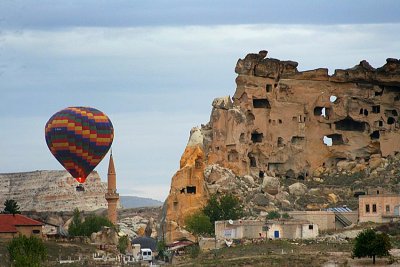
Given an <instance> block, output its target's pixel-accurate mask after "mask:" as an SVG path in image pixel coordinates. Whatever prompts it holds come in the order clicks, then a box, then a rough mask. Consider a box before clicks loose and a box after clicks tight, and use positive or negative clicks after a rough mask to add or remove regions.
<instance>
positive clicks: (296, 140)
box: [290, 136, 305, 145]
mask: <svg viewBox="0 0 400 267" xmlns="http://www.w3.org/2000/svg"><path fill="white" fill-rule="evenodd" d="M304 140H305V138H304V137H303V136H293V137H292V139H291V140H290V142H291V143H292V144H293V145H301V144H303V142H304Z"/></svg>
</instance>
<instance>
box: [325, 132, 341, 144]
mask: <svg viewBox="0 0 400 267" xmlns="http://www.w3.org/2000/svg"><path fill="white" fill-rule="evenodd" d="M326 137H327V138H329V139H331V143H332V145H334V146H336V145H343V144H344V141H343V136H342V135H341V134H330V135H327V136H326Z"/></svg>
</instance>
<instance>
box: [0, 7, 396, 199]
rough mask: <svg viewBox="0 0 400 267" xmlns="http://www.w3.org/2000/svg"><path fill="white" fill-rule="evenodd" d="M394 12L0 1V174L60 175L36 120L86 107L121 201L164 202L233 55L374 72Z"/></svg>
mask: <svg viewBox="0 0 400 267" xmlns="http://www.w3.org/2000/svg"><path fill="white" fill-rule="evenodd" d="M399 13H400V1H397V0H393V1H385V0H380V1H368V0H362V1H361V0H360V1H348V0H342V1H333V0H319V1H314V0H305V1H304V0H303V1H298V0H293V1H279V2H278V1H243V0H241V1H237V0H234V1H232V0H229V1H228V0H224V1H211V0H209V1H184V0H181V1H179V0H172V1H171V0H168V1H167V0H165V1H160V0H158V1H111V0H110V1H104V0H91V1H78V0H76V1H71V0H70V1H52V0H47V1H40V0H39V1H38V0H36V1H10V0H2V1H0V151H1V154H0V173H5V172H21V171H33V170H49V169H59V170H61V169H62V167H61V165H60V164H59V163H58V162H57V161H56V160H55V159H54V158H53V156H52V155H51V153H50V152H49V150H48V148H47V146H46V143H45V139H44V125H45V124H46V122H47V120H48V119H49V118H50V116H51V115H53V114H54V113H55V112H57V111H59V110H61V109H63V108H65V107H68V106H91V107H95V108H97V109H99V110H101V111H103V112H105V113H106V114H107V115H108V116H109V117H110V119H111V120H112V122H113V124H114V128H115V140H114V144H113V155H114V159H115V165H116V172H117V184H118V191H119V192H120V194H122V195H136V196H144V197H152V198H155V199H158V200H164V199H165V197H166V196H167V194H168V191H169V186H170V182H171V177H172V176H173V174H174V173H175V172H176V171H177V170H178V168H179V159H180V156H181V154H182V152H183V151H184V148H185V146H186V143H187V140H188V137H189V132H190V129H191V128H192V127H194V126H197V125H200V124H205V123H207V122H208V120H209V116H210V111H211V102H212V100H213V99H214V98H215V97H219V96H225V95H233V93H234V91H235V77H236V74H235V73H234V68H235V64H236V62H237V60H238V59H239V58H243V57H244V56H245V55H246V54H247V53H257V52H258V51H260V50H264V49H265V50H268V51H269V56H270V57H274V58H279V59H282V60H287V59H290V60H294V61H297V62H299V67H298V68H299V69H300V70H307V69H314V68H319V67H328V68H329V71H330V73H332V72H333V71H334V69H336V68H349V67H353V66H354V65H356V64H358V63H359V62H360V61H361V60H363V59H366V60H367V61H369V62H370V63H371V65H372V66H374V67H380V66H382V65H383V64H384V63H385V61H386V58H388V57H394V58H400V55H399V51H400V16H399V15H398V14H399ZM107 162H108V160H104V161H103V162H102V163H100V165H99V166H98V167H97V168H96V170H97V171H98V172H99V173H100V176H101V177H102V179H103V181H106V173H107Z"/></svg>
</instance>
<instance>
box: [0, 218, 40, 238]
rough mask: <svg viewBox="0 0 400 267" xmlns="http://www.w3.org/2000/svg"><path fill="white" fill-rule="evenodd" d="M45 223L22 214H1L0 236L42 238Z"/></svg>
mask: <svg viewBox="0 0 400 267" xmlns="http://www.w3.org/2000/svg"><path fill="white" fill-rule="evenodd" d="M42 227H43V224H42V223H41V222H39V221H36V220H33V219H31V218H28V217H26V216H23V215H20V214H15V215H13V214H0V238H13V237H16V236H18V235H20V234H21V235H24V236H27V237H30V236H37V237H40V238H42Z"/></svg>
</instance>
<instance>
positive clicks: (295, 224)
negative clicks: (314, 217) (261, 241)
mask: <svg viewBox="0 0 400 267" xmlns="http://www.w3.org/2000/svg"><path fill="white" fill-rule="evenodd" d="M266 228H267V237H268V238H271V239H280V238H284V239H313V238H316V237H317V236H318V233H319V230H318V225H317V224H314V223H310V222H308V221H301V220H270V221H267V223H266Z"/></svg>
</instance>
